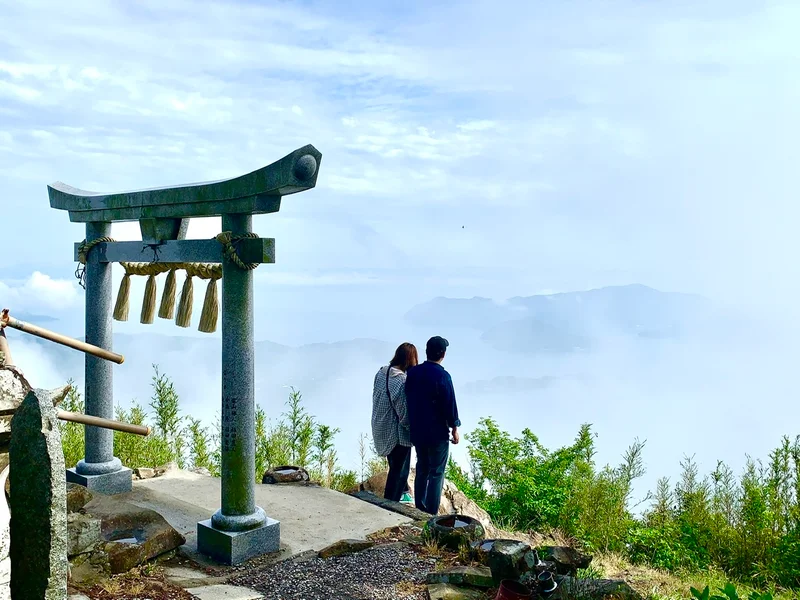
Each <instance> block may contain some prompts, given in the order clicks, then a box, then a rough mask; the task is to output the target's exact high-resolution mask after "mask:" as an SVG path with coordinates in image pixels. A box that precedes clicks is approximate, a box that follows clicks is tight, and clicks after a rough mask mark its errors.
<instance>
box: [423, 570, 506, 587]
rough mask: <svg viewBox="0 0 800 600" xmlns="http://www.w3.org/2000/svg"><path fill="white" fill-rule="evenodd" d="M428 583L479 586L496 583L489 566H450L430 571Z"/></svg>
mask: <svg viewBox="0 0 800 600" xmlns="http://www.w3.org/2000/svg"><path fill="white" fill-rule="evenodd" d="M425 581H426V583H429V584H434V583H450V584H452V585H462V586H464V585H467V586H472V587H479V588H490V587H492V586H493V585H494V580H493V579H492V572H491V571H490V570H489V568H488V567H450V568H449V569H444V570H443V571H435V572H434V573H428V576H427V578H426V579H425Z"/></svg>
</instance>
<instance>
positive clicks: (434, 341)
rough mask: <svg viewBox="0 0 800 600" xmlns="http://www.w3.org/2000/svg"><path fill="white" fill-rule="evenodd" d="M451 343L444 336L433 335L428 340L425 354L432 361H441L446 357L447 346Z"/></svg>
mask: <svg viewBox="0 0 800 600" xmlns="http://www.w3.org/2000/svg"><path fill="white" fill-rule="evenodd" d="M449 345H450V342H448V341H447V340H446V339H444V338H443V337H440V336H438V335H436V336H434V337H432V338H431V339H429V340H428V343H427V344H426V345H425V356H426V357H427V358H428V360H430V361H434V362H436V361H440V360H442V358H444V355H445V352H447V347H448V346H449Z"/></svg>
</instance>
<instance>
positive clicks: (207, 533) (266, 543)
mask: <svg viewBox="0 0 800 600" xmlns="http://www.w3.org/2000/svg"><path fill="white" fill-rule="evenodd" d="M280 546H281V524H280V523H279V522H278V521H276V520H275V519H270V518H267V522H266V523H265V524H264V525H262V526H261V527H256V528H255V529H250V530H248V531H221V530H219V529H215V528H214V527H212V526H211V519H206V520H205V521H200V522H199V523H198V524H197V550H198V552H200V553H201V554H205V555H206V556H209V557H210V558H213V559H214V560H216V561H218V562H221V563H223V564H226V565H238V564H241V563H243V562H245V561H247V560H249V559H251V558H253V557H256V556H260V555H262V554H269V553H272V552H278V551H279V550H280Z"/></svg>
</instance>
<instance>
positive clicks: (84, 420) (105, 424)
mask: <svg viewBox="0 0 800 600" xmlns="http://www.w3.org/2000/svg"><path fill="white" fill-rule="evenodd" d="M58 418H59V419H61V420H62V421H69V422H71V423H80V424H82V425H94V426H95V427H102V428H104V429H113V430H114V431H122V432H123V433H133V434H135V435H141V436H145V437H146V436H148V435H150V432H151V431H152V430H151V429H150V428H149V427H147V426H146V425H133V424H131V423H123V422H122V421H114V420H112V419H103V418H101V417H93V416H92V415H84V414H83V413H75V412H68V411H66V410H59V411H58Z"/></svg>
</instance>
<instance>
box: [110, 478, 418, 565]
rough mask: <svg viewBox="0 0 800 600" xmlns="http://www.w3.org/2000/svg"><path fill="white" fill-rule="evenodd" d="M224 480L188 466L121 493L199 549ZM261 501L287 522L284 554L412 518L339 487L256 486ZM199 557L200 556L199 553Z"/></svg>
mask: <svg viewBox="0 0 800 600" xmlns="http://www.w3.org/2000/svg"><path fill="white" fill-rule="evenodd" d="M220 494H221V490H220V480H219V479H217V478H215V477H208V476H206V475H199V474H197V473H190V472H187V471H168V472H167V473H165V474H164V475H162V476H161V477H157V478H155V479H145V480H141V481H134V482H133V490H132V491H131V492H128V493H127V494H121V495H119V496H117V497H118V498H120V499H121V500H124V501H125V502H130V503H132V504H135V505H137V506H141V507H142V508H149V509H152V510H154V511H156V512H158V513H159V514H160V515H161V516H163V517H164V518H165V519H166V520H167V522H168V523H169V524H170V525H172V526H173V527H174V528H175V529H177V530H178V531H180V532H181V533H182V534H183V535H184V536H185V537H186V546H185V547H184V549H185V550H188V552H187V553H188V554H190V555H192V554H196V550H197V523H199V522H200V521H204V520H206V519H208V518H209V517H210V516H211V515H212V514H213V513H214V512H215V511H216V510H217V509H218V508H219V506H220V497H221V496H220ZM255 495H256V504H257V505H258V506H261V507H263V508H264V510H265V511H266V513H267V515H268V516H269V517H270V518H273V519H276V520H278V521H280V523H281V546H282V549H283V553H284V556H283V558H288V557H291V556H295V555H298V554H301V553H303V552H307V551H309V550H314V551H319V550H321V549H323V548H325V547H326V546H329V545H330V544H332V543H334V542H337V541H339V540H342V539H348V538H349V539H364V538H365V537H366V536H367V535H368V534H370V533H373V532H375V531H379V530H381V529H385V528H387V527H394V526H396V525H401V524H403V523H410V522H411V519H409V518H408V517H405V516H403V515H400V514H397V513H393V512H390V511H387V510H384V509H382V508H379V507H377V506H374V505H371V504H368V503H367V502H363V501H361V500H358V499H357V498H353V497H352V496H348V495H346V494H341V493H339V492H335V491H333V490H329V489H326V488H322V487H315V486H303V485H262V484H257V485H256V494H255ZM193 558H194V556H193Z"/></svg>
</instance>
